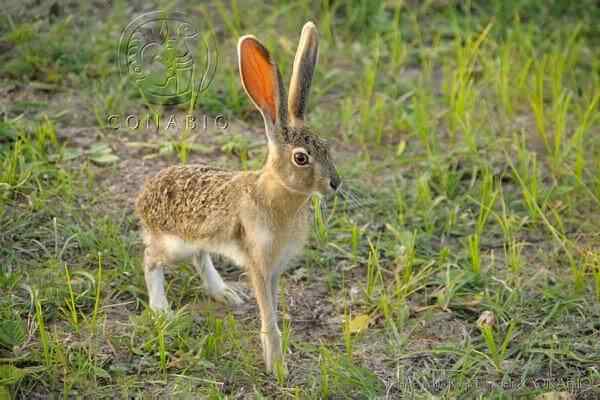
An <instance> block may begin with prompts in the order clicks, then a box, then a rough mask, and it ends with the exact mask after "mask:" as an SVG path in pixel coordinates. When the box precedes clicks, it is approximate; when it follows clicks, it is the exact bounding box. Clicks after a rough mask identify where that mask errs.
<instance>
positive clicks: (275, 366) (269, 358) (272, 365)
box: [260, 330, 287, 375]
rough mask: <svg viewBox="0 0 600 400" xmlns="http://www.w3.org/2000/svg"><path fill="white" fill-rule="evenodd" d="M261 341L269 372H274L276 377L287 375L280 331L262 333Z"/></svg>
mask: <svg viewBox="0 0 600 400" xmlns="http://www.w3.org/2000/svg"><path fill="white" fill-rule="evenodd" d="M260 339H261V342H262V347H263V358H264V360H265V367H266V369H267V372H272V373H274V374H276V375H285V374H286V371H287V370H286V367H285V362H284V360H283V354H282V350H281V334H280V333H279V330H272V331H270V332H261V334H260Z"/></svg>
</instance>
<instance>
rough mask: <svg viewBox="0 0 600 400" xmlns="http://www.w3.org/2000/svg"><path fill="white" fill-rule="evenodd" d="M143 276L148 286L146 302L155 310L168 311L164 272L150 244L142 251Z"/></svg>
mask: <svg viewBox="0 0 600 400" xmlns="http://www.w3.org/2000/svg"><path fill="white" fill-rule="evenodd" d="M144 277H145V278H146V287H147V288H148V303H149V304H150V308H151V309H152V310H155V311H168V310H169V302H168V301H167V295H166V294H165V272H164V270H163V266H162V265H161V263H160V258H159V257H157V255H156V254H155V252H154V251H153V249H152V247H151V246H148V247H146V251H145V252H144Z"/></svg>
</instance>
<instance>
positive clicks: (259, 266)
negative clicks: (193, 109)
mask: <svg viewBox="0 0 600 400" xmlns="http://www.w3.org/2000/svg"><path fill="white" fill-rule="evenodd" d="M237 51H238V57H239V69H240V78H241V82H242V86H243V87H244V89H245V91H246V93H247V95H248V97H249V98H250V100H251V101H252V103H253V104H254V105H255V106H256V108H257V109H258V110H259V111H260V112H261V114H262V116H263V119H264V123H265V130H266V136H267V145H268V152H267V158H266V161H265V163H264V166H263V167H262V169H260V170H259V171H246V172H230V171H226V170H222V169H219V168H213V167H209V166H205V165H184V166H173V167H169V168H166V169H164V170H162V171H161V172H159V173H158V175H156V176H155V177H153V178H150V179H148V180H147V181H146V184H145V187H144V189H143V191H142V192H141V193H140V195H139V196H138V198H137V200H136V213H137V215H138V216H139V218H140V220H141V223H142V228H143V234H144V243H145V246H146V248H145V253H144V273H145V279H146V285H147V289H148V295H149V305H150V307H151V308H152V309H154V310H168V309H169V304H168V302H167V298H166V296H165V289H164V272H163V269H164V268H165V266H167V265H168V264H172V263H173V262H174V261H176V260H180V259H185V258H191V259H192V263H193V265H194V267H195V269H196V271H197V272H198V274H199V275H200V276H201V278H202V280H203V284H204V286H205V288H206V290H207V291H208V293H209V295H211V296H212V297H213V298H215V299H216V300H218V301H222V302H226V303H233V304H236V303H241V302H242V298H241V297H240V294H239V293H238V292H237V291H236V290H234V289H233V288H231V287H229V286H228V285H227V284H226V283H225V282H224V281H223V279H222V278H221V276H220V275H219V273H218V272H217V270H216V269H215V266H214V265H213V263H212V260H211V257H210V253H217V254H221V255H224V256H225V257H227V258H230V259H231V260H232V261H233V262H234V263H236V264H238V265H239V266H242V267H244V268H245V269H246V270H247V272H248V275H249V276H250V280H251V283H252V287H253V289H254V293H255V296H256V300H257V303H258V307H259V311H260V320H261V331H260V338H261V342H262V347H263V356H264V361H265V365H266V369H267V371H273V369H274V366H275V365H277V363H278V362H283V358H282V349H281V333H280V331H279V328H278V325H277V315H276V307H277V282H278V278H279V276H280V274H281V273H282V271H283V270H284V269H285V266H286V265H287V264H288V263H289V261H290V259H291V258H293V257H294V256H296V255H298V254H299V252H300V251H301V249H302V247H303V245H304V244H305V242H306V240H307V238H308V235H309V228H310V221H311V216H310V198H311V196H312V195H313V194H319V195H323V194H326V193H332V192H335V191H337V189H338V188H339V187H340V184H341V181H340V177H339V176H338V173H337V171H336V168H335V166H334V164H333V162H332V160H331V158H330V156H329V149H328V145H327V144H326V143H325V141H323V140H322V139H320V138H319V137H318V136H317V135H315V134H314V133H313V132H312V131H311V130H310V129H309V128H308V127H307V126H306V125H305V123H304V117H305V112H306V105H307V103H308V94H309V89H310V85H311V81H312V77H313V72H314V69H315V64H316V62H317V54H318V33H317V29H316V27H315V25H314V24H313V23H312V22H307V23H306V24H305V25H304V28H303V29H302V34H301V37H300V43H299V46H298V50H297V52H296V56H295V59H294V64H293V72H292V78H291V83H290V93H289V97H286V93H285V89H284V87H283V86H282V82H281V76H280V74H279V70H278V68H277V66H276V64H275V63H274V61H273V60H272V59H271V56H270V55H269V52H268V51H267V49H266V48H265V47H264V46H263V45H262V44H261V43H260V42H259V41H258V40H257V39H256V38H255V37H254V36H251V35H246V36H243V37H241V38H240V39H239V42H238V48H237ZM286 100H287V102H286ZM282 365H283V364H282Z"/></svg>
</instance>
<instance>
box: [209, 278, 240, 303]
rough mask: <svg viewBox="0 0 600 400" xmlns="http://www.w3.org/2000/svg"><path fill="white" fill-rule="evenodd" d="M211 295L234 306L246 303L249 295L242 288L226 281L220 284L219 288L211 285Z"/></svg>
mask: <svg viewBox="0 0 600 400" xmlns="http://www.w3.org/2000/svg"><path fill="white" fill-rule="evenodd" d="M209 295H210V297H212V298H213V299H214V300H216V301H218V302H219V303H223V304H227V305H232V306H239V305H241V304H244V303H245V299H246V297H247V296H246V295H245V294H244V292H243V291H242V290H240V289H237V288H234V287H232V286H230V285H227V284H226V283H223V284H222V285H219V286H218V287H217V288H215V287H211V288H210V290H209Z"/></svg>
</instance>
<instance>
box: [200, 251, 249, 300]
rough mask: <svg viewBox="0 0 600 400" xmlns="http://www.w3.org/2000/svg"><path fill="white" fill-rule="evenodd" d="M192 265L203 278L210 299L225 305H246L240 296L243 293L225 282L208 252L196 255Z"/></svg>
mask: <svg viewBox="0 0 600 400" xmlns="http://www.w3.org/2000/svg"><path fill="white" fill-rule="evenodd" d="M192 263H193V264H194V267H195V268H196V272H197V273H198V275H200V277H201V278H202V282H203V283H204V288H205V289H206V291H207V292H208V294H209V296H210V297H212V298H213V299H215V300H216V301H218V302H220V303H224V304H233V305H239V304H242V303H244V300H242V297H241V296H240V294H241V293H240V292H238V291H236V290H235V289H233V288H231V287H229V286H228V285H227V284H226V283H225V282H224V281H223V278H221V275H219V272H218V271H217V270H216V269H215V266H214V264H213V262H212V259H211V258H210V255H209V254H208V253H207V252H204V251H200V252H198V253H196V254H194V256H193V258H192Z"/></svg>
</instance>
